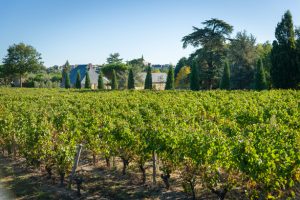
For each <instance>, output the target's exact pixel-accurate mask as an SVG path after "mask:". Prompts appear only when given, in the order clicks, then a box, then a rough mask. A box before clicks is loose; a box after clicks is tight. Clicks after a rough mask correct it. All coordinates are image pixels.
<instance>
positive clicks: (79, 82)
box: [75, 71, 81, 89]
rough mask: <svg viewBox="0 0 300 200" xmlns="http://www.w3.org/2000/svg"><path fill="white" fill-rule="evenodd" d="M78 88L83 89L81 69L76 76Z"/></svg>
mask: <svg viewBox="0 0 300 200" xmlns="http://www.w3.org/2000/svg"><path fill="white" fill-rule="evenodd" d="M75 86H76V88H77V89H81V77H80V73H79V71H77V76H76V85H75Z"/></svg>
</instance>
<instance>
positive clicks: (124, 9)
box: [0, 0, 300, 67]
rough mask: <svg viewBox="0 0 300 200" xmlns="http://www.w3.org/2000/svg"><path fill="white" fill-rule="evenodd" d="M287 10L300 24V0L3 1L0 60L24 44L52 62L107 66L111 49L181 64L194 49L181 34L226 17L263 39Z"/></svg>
mask: <svg viewBox="0 0 300 200" xmlns="http://www.w3.org/2000/svg"><path fill="white" fill-rule="evenodd" d="M288 9H289V10H290V11H291V12H292V14H293V19H294V23H295V25H298V26H300V0H209V1H208V0H0V27H1V31H0V59H1V60H2V58H3V57H4V56H5V55H6V50H7V48H8V46H9V45H11V44H14V43H19V42H24V43H26V44H30V45H32V46H34V47H35V48H36V49H37V50H38V51H39V52H40V53H42V58H43V61H44V62H45V65H46V66H47V67H49V66H52V65H56V64H57V65H62V64H63V63H65V61H66V60H69V62H70V63H71V64H81V63H93V64H102V63H104V62H105V61H106V58H107V56H108V55H109V54H110V53H113V52H119V53H120V54H121V57H122V58H124V60H130V59H133V58H138V57H140V56H141V55H142V54H143V55H144V58H145V59H146V60H147V61H149V62H151V63H153V64H164V63H166V64H167V63H173V64H176V62H177V61H178V59H180V58H181V57H183V56H188V55H189V54H190V53H191V52H192V51H193V48H188V49H182V43H181V38H182V37H183V36H185V35H187V34H189V33H190V32H191V31H192V26H197V27H201V22H203V21H204V20H207V19H210V18H219V19H223V20H225V21H226V22H228V23H229V24H231V25H233V26H234V31H235V33H236V32H237V31H242V30H244V29H245V30H247V32H248V33H252V34H253V35H255V36H256V38H257V41H258V42H265V41H266V40H270V41H272V40H273V39H274V30H275V27H276V25H277V23H278V22H279V21H280V19H281V17H282V15H283V14H284V12H285V11H286V10H288ZM233 36H234V34H233Z"/></svg>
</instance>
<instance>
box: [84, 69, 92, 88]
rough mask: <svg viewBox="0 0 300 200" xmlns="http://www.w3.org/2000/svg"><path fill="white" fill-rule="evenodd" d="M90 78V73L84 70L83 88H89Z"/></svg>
mask: <svg viewBox="0 0 300 200" xmlns="http://www.w3.org/2000/svg"><path fill="white" fill-rule="evenodd" d="M91 87H92V86H91V80H90V75H89V72H88V71H86V73H85V83H84V88H86V89H91Z"/></svg>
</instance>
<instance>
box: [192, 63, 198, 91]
mask: <svg viewBox="0 0 300 200" xmlns="http://www.w3.org/2000/svg"><path fill="white" fill-rule="evenodd" d="M190 89H191V90H193V91H198V90H200V77H199V69H198V66H197V65H196V64H193V66H192V72H191V74H190Z"/></svg>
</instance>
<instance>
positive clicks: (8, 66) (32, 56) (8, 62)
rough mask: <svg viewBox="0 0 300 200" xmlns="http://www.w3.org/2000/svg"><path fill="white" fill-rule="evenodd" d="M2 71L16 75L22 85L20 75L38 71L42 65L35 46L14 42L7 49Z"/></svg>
mask: <svg viewBox="0 0 300 200" xmlns="http://www.w3.org/2000/svg"><path fill="white" fill-rule="evenodd" d="M3 64H4V68H5V69H4V71H5V72H6V73H7V74H8V75H17V76H18V77H19V80H20V87H22V77H23V76H24V75H25V74H26V73H30V72H35V71H38V70H39V69H41V68H42V67H43V62H42V58H41V54H40V53H39V52H37V50H36V49H35V48H33V47H32V46H30V45H26V44H24V43H20V44H14V45H12V46H10V47H9V48H8V49H7V55H6V57H5V58H4V59H3Z"/></svg>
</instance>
